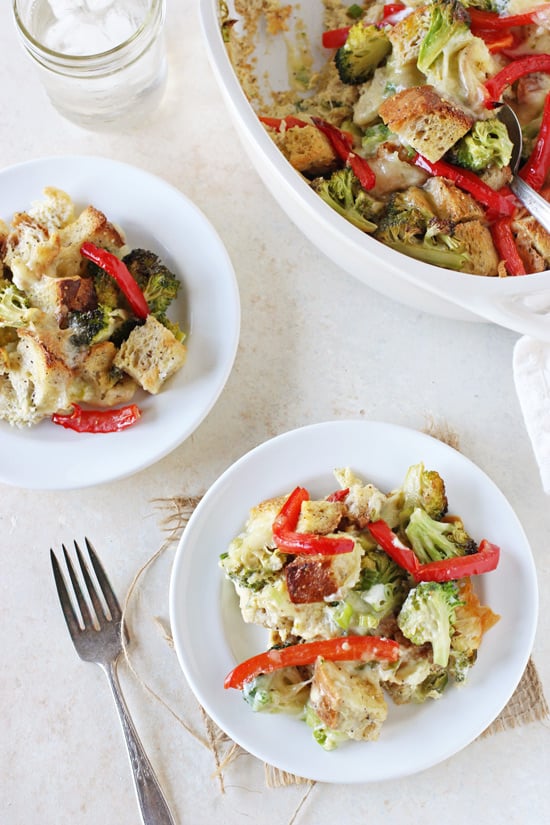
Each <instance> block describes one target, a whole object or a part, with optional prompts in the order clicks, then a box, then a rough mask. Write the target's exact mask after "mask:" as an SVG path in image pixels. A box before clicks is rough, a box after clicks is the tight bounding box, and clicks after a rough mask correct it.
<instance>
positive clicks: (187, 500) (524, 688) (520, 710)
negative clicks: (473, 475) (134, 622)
mask: <svg viewBox="0 0 550 825" xmlns="http://www.w3.org/2000/svg"><path fill="white" fill-rule="evenodd" d="M425 431H426V432H427V433H428V434H430V435H433V436H434V437H437V438H439V440H441V441H445V442H446V443H448V444H450V446H452V447H454V448H455V449H456V448H457V446H458V440H457V438H456V436H454V434H453V433H451V432H448V431H446V430H445V429H443V428H441V427H438V428H437V429H434V426H433V425H432V424H428V426H427V427H426V429H425ZM200 500H201V496H174V497H172V498H164V499H156V500H155V501H154V502H153V504H154V506H155V507H156V509H157V511H158V514H159V518H160V522H161V526H162V529H163V531H164V532H165V535H166V538H165V541H164V542H163V544H162V546H161V547H160V548H159V549H158V550H157V551H156V553H155V554H154V555H153V556H151V557H150V558H149V559H148V560H147V561H146V563H145V564H144V565H143V566H142V567H141V568H140V569H139V570H138V571H137V573H136V575H135V577H134V580H133V582H132V584H131V586H130V588H129V590H128V593H127V596H126V600H125V603H124V616H125V618H126V620H128V617H129V613H130V608H131V603H132V600H133V599H134V597H135V596H136V595H137V593H138V591H139V588H140V585H141V581H142V577H143V576H144V575H145V574H146V572H147V571H148V570H149V569H150V568H151V566H152V565H154V563H155V562H156V561H157V560H158V559H159V558H160V557H161V556H163V555H165V554H166V553H169V552H170V551H174V550H175V548H176V547H177V545H178V542H179V540H180V538H181V536H182V534H183V531H184V530H185V526H186V525H187V522H188V521H189V518H190V517H191V515H192V513H193V511H194V509H195V507H196V506H197V504H198V503H199V501H200ZM151 620H152V621H154V622H155V623H156V624H157V626H158V628H159V631H160V633H161V635H162V638H163V639H164V640H165V642H166V643H167V644H169V645H171V646H173V643H172V636H171V630H170V628H169V626H168V625H167V623H166V621H165V620H163V619H161V618H159V617H158V616H151ZM125 653H126V661H127V664H128V666H129V668H130V670H131V671H132V673H133V675H134V676H135V678H136V679H137V681H138V682H139V683H140V684H141V686H142V687H143V688H144V689H145V690H146V691H147V692H148V693H149V694H150V695H151V696H152V697H153V698H154V699H155V700H156V701H158V702H160V703H161V704H162V705H164V707H165V708H166V709H167V710H168V711H169V712H170V713H171V714H172V716H173V717H174V719H175V720H176V721H177V722H178V723H179V724H180V725H182V726H183V727H184V728H185V730H186V731H187V732H188V733H189V734H190V735H192V736H193V737H194V738H195V739H196V740H197V741H198V742H200V743H201V744H202V745H203V746H205V747H207V748H208V749H209V750H210V751H211V753H212V756H213V760H214V765H215V767H214V770H213V774H214V775H215V776H216V777H217V779H218V783H219V787H220V790H221V792H222V793H223V792H224V791H225V783H224V772H225V771H226V770H227V768H228V767H229V765H230V764H231V763H232V762H233V761H234V760H235V759H237V758H238V757H239V756H242V755H243V754H244V753H245V751H243V750H242V749H241V748H240V746H239V745H237V744H235V743H234V742H233V741H232V740H231V739H230V738H229V737H228V736H227V735H226V734H225V733H224V732H223V731H222V730H220V728H219V727H218V726H217V725H216V724H215V723H214V722H213V721H212V719H210V717H209V716H208V714H207V713H206V712H205V711H204V709H203V708H201V707H200V706H199V710H200V717H201V719H202V723H203V731H202V732H200V731H196V730H195V729H193V727H192V725H190V724H189V723H188V721H187V720H186V719H184V718H182V717H181V716H180V715H179V714H177V713H176V712H175V711H174V710H173V708H172V707H170V705H169V704H168V703H167V702H166V701H165V700H164V699H163V697H162V696H160V695H159V694H158V693H157V692H155V691H154V690H153V689H152V688H151V687H150V685H148V684H147V682H146V680H144V679H143V678H142V677H141V675H140V674H139V673H138V672H137V670H136V668H135V666H134V664H133V662H132V659H131V657H130V655H129V652H128V650H126V651H125ZM174 655H175V654H174ZM549 716H550V711H549V707H548V704H547V701H546V698H545V696H544V692H543V688H542V684H541V681H540V678H539V676H538V673H537V669H536V667H535V664H534V662H533V660H532V659H529V661H528V663H527V667H526V668H525V671H524V673H523V676H522V678H521V680H520V682H519V684H518V686H517V688H516V690H515V692H514V694H513V695H512V697H511V698H510V700H509V702H508V703H507V705H506V706H505V708H504V709H503V710H502V711H501V713H500V714H499V715H498V716H497V718H496V719H495V720H494V721H493V722H492V723H491V725H489V727H488V728H487V729H486V730H485V731H484V732H483V733H482V734H481V736H480V738H484V737H487V736H492V735H494V734H496V733H498V732H500V731H504V730H509V729H511V728H516V727H519V726H523V725H526V724H529V723H532V722H541V721H545V720H548V719H549ZM264 774H265V783H266V786H268V787H270V788H277V787H283V786H287V785H296V784H305V785H307V786H308V787H307V789H306V791H305V793H304V795H303V797H302V799H301V801H300V803H299V805H298V807H297V808H296V810H295V811H294V814H293V816H292V818H291V819H290V820H289V822H288V823H287V825H292V823H295V821H296V818H297V816H298V813H299V810H300V809H301V807H302V806H303V804H304V803H305V801H306V799H307V797H308V796H309V793H310V792H311V790H312V788H313V786H314V785H315V783H314V782H311V781H310V780H306V779H303V778H302V777H299V776H295V775H293V774H289V773H286V772H285V771H281V770H279V769H277V768H274V767H272V766H270V765H267V764H266V765H264Z"/></svg>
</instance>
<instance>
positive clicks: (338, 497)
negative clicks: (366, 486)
mask: <svg viewBox="0 0 550 825" xmlns="http://www.w3.org/2000/svg"><path fill="white" fill-rule="evenodd" d="M348 493H349V487H344V489H343V490H336V491H335V492H334V493H331V494H330V495H329V496H327V498H326V500H327V501H343V500H344V499H345V497H346V496H347V494H348Z"/></svg>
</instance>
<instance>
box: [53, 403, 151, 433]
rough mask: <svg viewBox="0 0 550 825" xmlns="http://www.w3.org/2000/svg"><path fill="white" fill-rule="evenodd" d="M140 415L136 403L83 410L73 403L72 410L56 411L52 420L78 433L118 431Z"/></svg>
mask: <svg viewBox="0 0 550 825" xmlns="http://www.w3.org/2000/svg"><path fill="white" fill-rule="evenodd" d="M140 416H141V410H140V409H139V407H138V406H137V405H136V404H128V405H127V406H126V407H119V408H118V409H113V410H83V409H82V407H80V406H79V405H78V404H73V410H72V412H70V413H54V414H53V415H52V421H53V423H54V424H59V425H60V426H61V427H65V428H66V429H68V430H76V432H77V433H116V432H119V431H120V430H125V429H126V427H130V426H131V425H132V424H135V422H136V421H137V420H138V419H139V418H140Z"/></svg>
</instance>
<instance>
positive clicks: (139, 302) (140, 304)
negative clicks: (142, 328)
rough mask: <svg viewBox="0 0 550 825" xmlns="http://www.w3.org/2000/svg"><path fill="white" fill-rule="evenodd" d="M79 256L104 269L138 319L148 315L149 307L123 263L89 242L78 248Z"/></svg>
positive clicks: (110, 253)
mask: <svg viewBox="0 0 550 825" xmlns="http://www.w3.org/2000/svg"><path fill="white" fill-rule="evenodd" d="M80 254H81V255H83V256H84V258H88V259H89V260H90V261H93V263H94V264H96V265H97V266H99V267H101V269H104V270H105V272H107V273H108V274H109V275H110V276H111V277H112V278H114V280H115V281H116V282H117V284H118V286H119V287H120V289H121V291H122V292H123V293H124V296H125V298H126V300H127V301H128V303H129V304H130V307H131V308H132V312H134V313H135V314H136V315H137V317H138V318H147V316H148V315H149V307H148V306H147V301H146V300H145V298H144V296H143V292H142V291H141V289H140V288H139V286H138V284H137V281H136V279H135V278H134V276H133V275H132V273H131V272H130V270H129V269H128V267H127V266H126V264H125V263H123V262H122V261H121V260H120V258H117V256H116V255H113V254H112V252H108V251H107V250H106V249H101V247H99V246H96V245H95V244H93V243H90V242H89V241H85V242H84V243H83V244H82V246H81V247H80Z"/></svg>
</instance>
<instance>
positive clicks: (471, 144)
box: [449, 117, 513, 172]
mask: <svg viewBox="0 0 550 825" xmlns="http://www.w3.org/2000/svg"><path fill="white" fill-rule="evenodd" d="M512 149H513V145H512V141H511V140H510V136H509V134H508V129H507V128H506V126H505V125H504V123H502V122H501V121H500V120H498V118H496V117H495V118H490V119H489V120H478V121H476V123H475V124H474V125H473V127H472V128H471V129H470V131H469V132H468V133H467V134H466V135H464V137H463V138H460V140H459V141H458V142H457V143H456V144H455V145H454V146H453V148H452V149H451V150H450V152H449V158H450V160H451V161H452V162H453V163H456V164H457V165H458V166H463V167H464V168H466V169H471V171H472V172H479V171H481V170H482V169H485V168H486V167H487V166H498V167H499V168H502V167H503V166H508V164H509V163H510V159H511V157H512Z"/></svg>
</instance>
